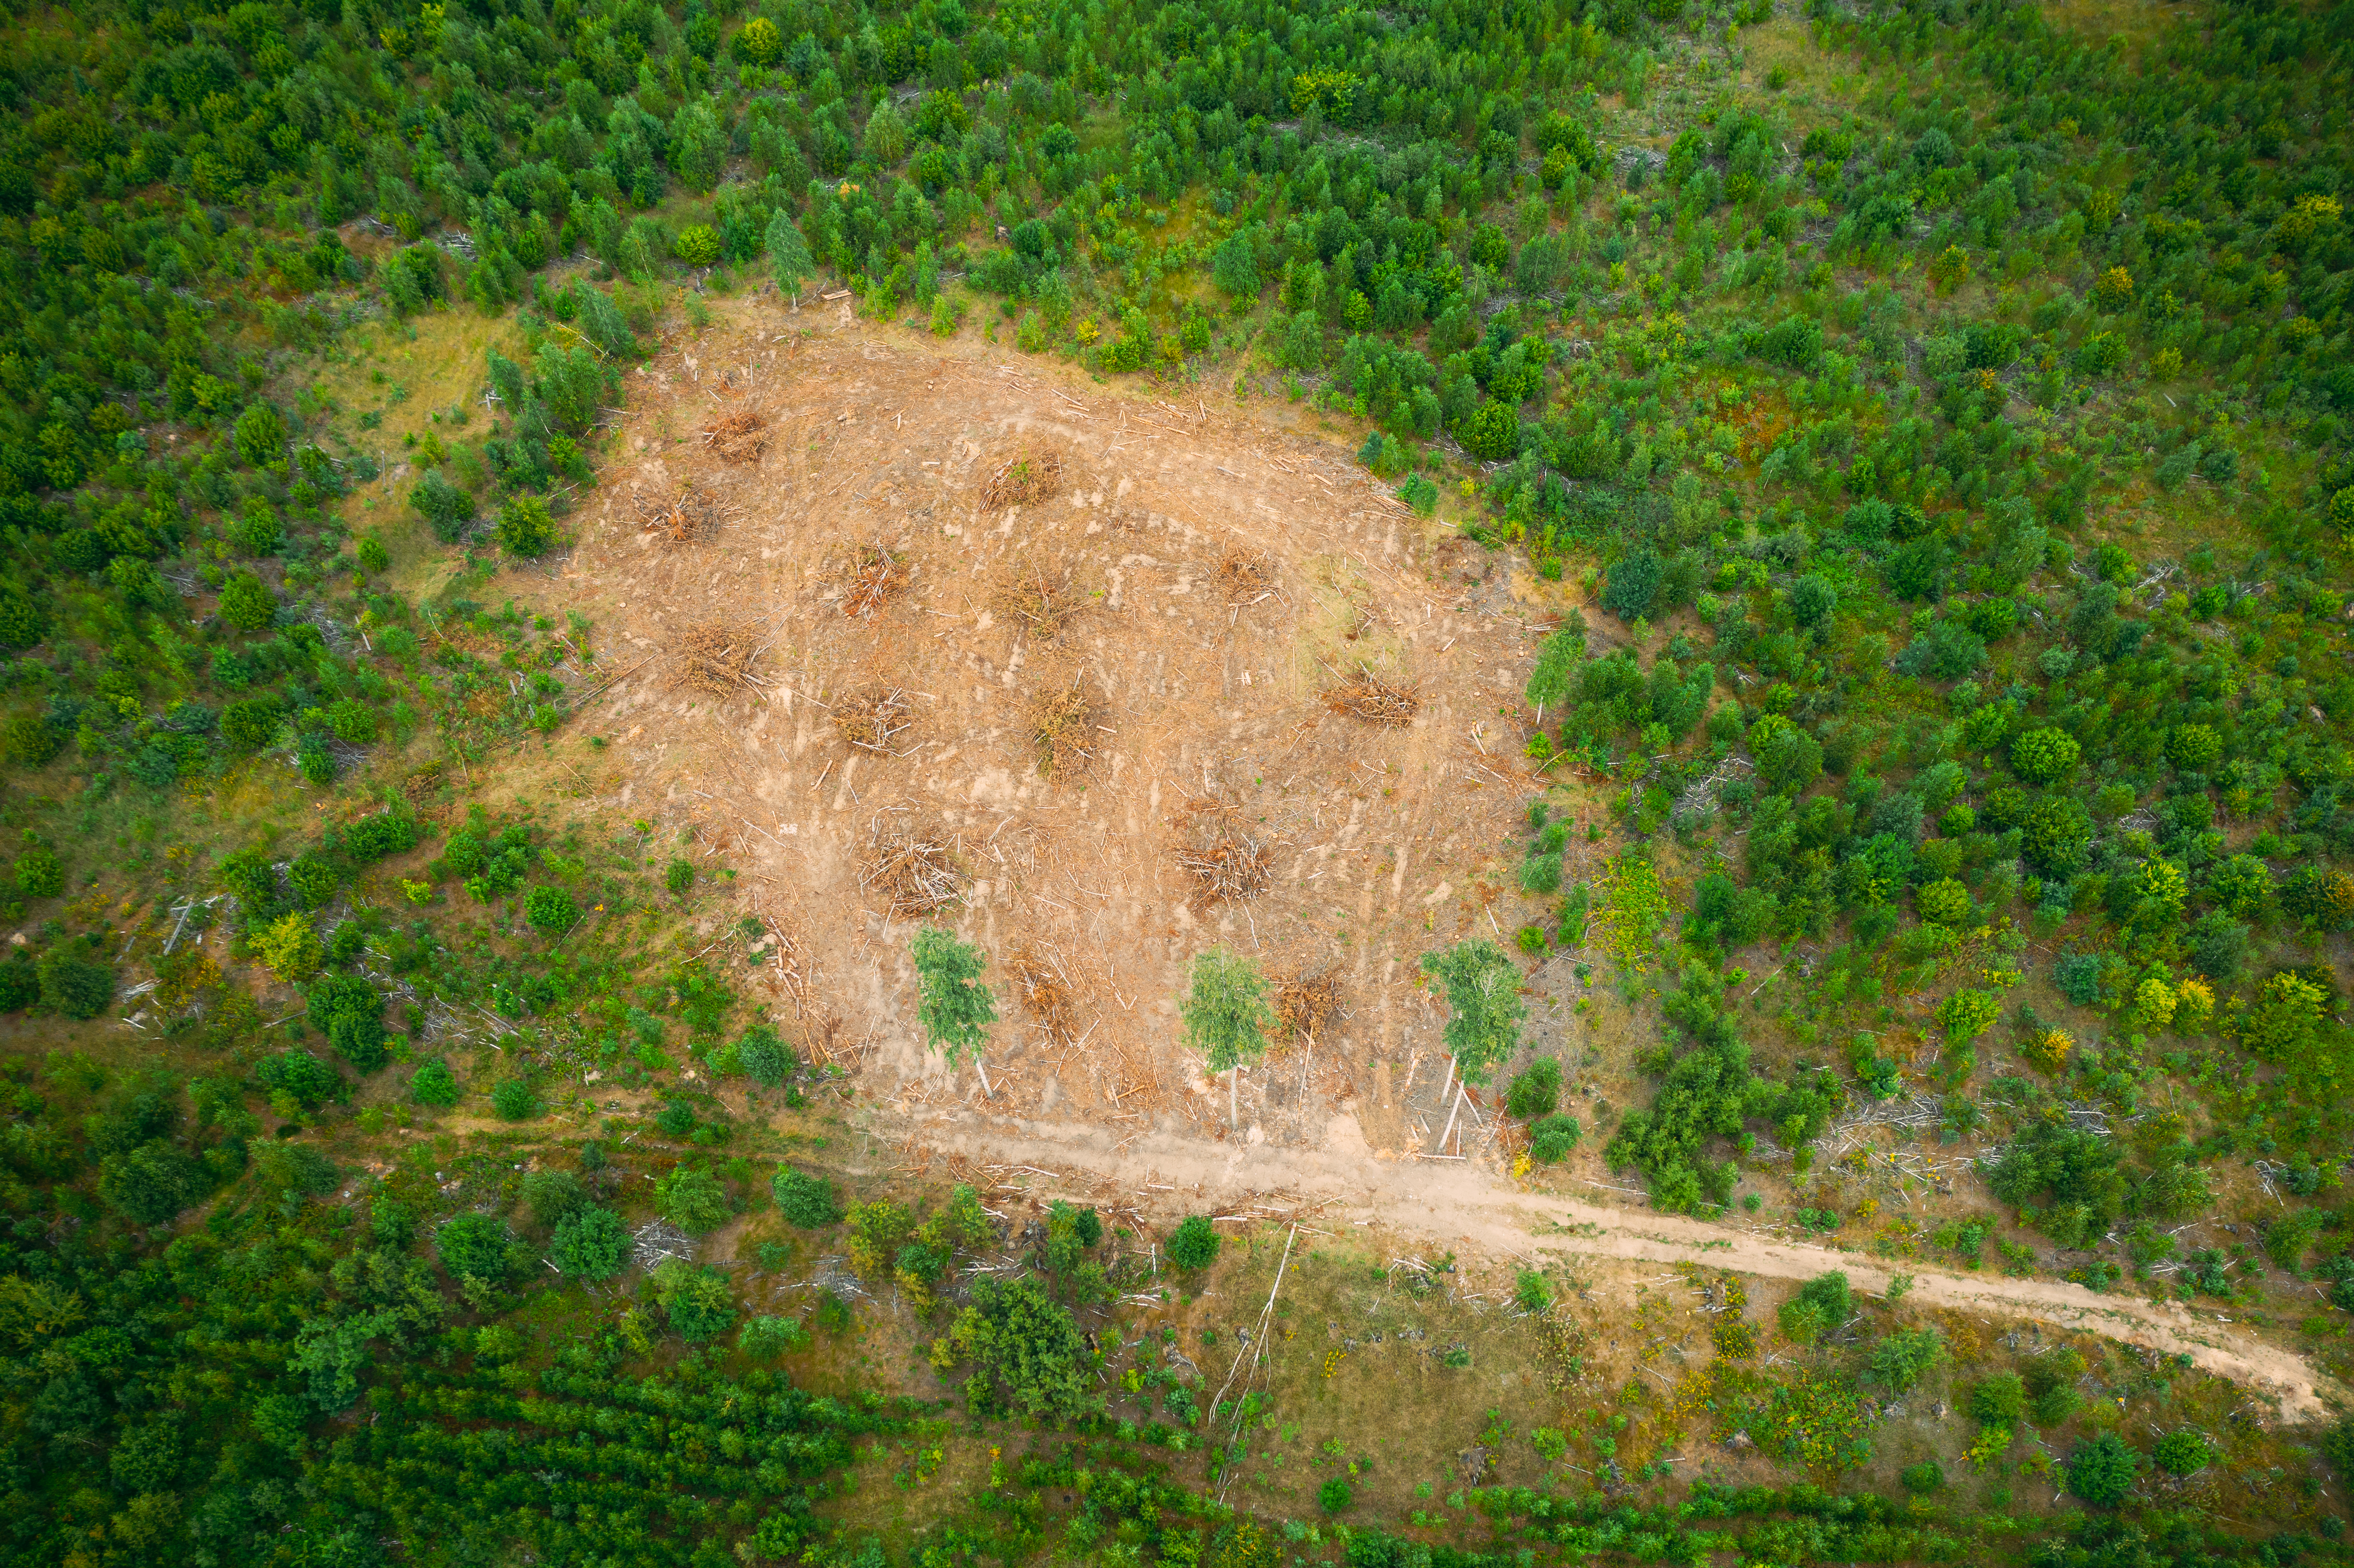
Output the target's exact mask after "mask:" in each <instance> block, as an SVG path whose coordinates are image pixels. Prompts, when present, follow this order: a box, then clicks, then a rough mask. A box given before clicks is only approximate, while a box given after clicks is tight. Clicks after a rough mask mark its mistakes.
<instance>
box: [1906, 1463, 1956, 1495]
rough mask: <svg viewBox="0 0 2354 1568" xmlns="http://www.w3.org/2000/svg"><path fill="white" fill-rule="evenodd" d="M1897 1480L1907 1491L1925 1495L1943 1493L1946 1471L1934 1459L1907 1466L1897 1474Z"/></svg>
mask: <svg viewBox="0 0 2354 1568" xmlns="http://www.w3.org/2000/svg"><path fill="white" fill-rule="evenodd" d="M1896 1478H1897V1479H1898V1480H1899V1481H1902V1482H1903V1484H1904V1489H1905V1490H1906V1491H1908V1492H1918V1493H1922V1494H1924V1495H1925V1494H1927V1493H1930V1492H1935V1491H1942V1490H1944V1489H1945V1486H1946V1472H1945V1469H1944V1467H1942V1466H1940V1465H1939V1464H1938V1463H1937V1462H1936V1461H1935V1460H1934V1459H1931V1460H1925V1461H1924V1462H1923V1463H1921V1464H1918V1465H1907V1466H1906V1467H1904V1468H1903V1470H1901V1471H1899V1472H1898V1473H1897V1477H1896Z"/></svg>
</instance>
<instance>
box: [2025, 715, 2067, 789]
mask: <svg viewBox="0 0 2354 1568" xmlns="http://www.w3.org/2000/svg"><path fill="white" fill-rule="evenodd" d="M2080 755H2081V753H2080V750H2079V748H2078V747H2077V745H2076V737H2075V736H2072V735H2070V734H2069V733H2068V732H2067V731H2066V730H2062V729H2050V728H2044V729H2030V730H2022V731H2020V734H2019V736H2017V737H2016V738H2015V739H2013V740H2012V741H2011V743H2010V770H2011V771H2012V772H2014V773H2016V774H2018V775H2019V776H2020V778H2021V779H2025V780H2026V781H2027V782H2028V783H2030V784H2035V785H2044V784H2057V783H2058V782H2060V780H2062V779H2065V778H2067V777H2068V776H2069V775H2070V774H2071V773H2073V772H2074V771H2076V760H2077V758H2078V757H2079V756H2080Z"/></svg>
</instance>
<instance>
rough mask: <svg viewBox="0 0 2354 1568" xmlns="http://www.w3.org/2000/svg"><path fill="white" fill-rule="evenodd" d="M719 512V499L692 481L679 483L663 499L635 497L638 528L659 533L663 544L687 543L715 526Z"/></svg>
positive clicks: (650, 532)
mask: <svg viewBox="0 0 2354 1568" xmlns="http://www.w3.org/2000/svg"><path fill="white" fill-rule="evenodd" d="M723 515H725V513H724V511H723V510H722V508H721V507H720V505H719V503H717V502H716V501H714V500H712V499H711V497H709V496H707V495H705V494H704V493H703V492H702V491H700V490H698V489H696V488H695V486H694V485H692V484H684V485H681V486H680V487H679V492H678V494H677V495H676V496H674V497H673V498H672V499H670V500H667V501H649V500H648V499H647V498H646V497H644V496H643V495H641V496H639V497H638V530H639V532H641V533H644V534H659V535H662V536H663V543H665V544H670V545H691V544H693V543H694V542H695V540H697V539H700V538H704V537H705V536H706V535H709V534H710V533H711V532H712V530H714V529H715V528H717V527H718V526H719V520H720V518H721V517H722V516H723Z"/></svg>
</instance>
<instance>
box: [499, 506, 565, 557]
mask: <svg viewBox="0 0 2354 1568" xmlns="http://www.w3.org/2000/svg"><path fill="white" fill-rule="evenodd" d="M555 543H556V519H555V518H554V517H553V516H551V515H550V514H549V513H548V510H547V503H546V502H545V501H542V500H541V499H540V498H539V497H538V496H536V495H518V496H516V497H515V498H514V500H512V501H510V502H508V503H506V504H505V505H504V506H502V507H500V508H499V545H500V547H501V548H503V549H504V550H505V551H506V553H507V554H508V555H510V556H523V557H525V559H526V560H528V559H530V558H532V557H534V556H543V555H546V553H547V549H548V546H551V545H554V544H555Z"/></svg>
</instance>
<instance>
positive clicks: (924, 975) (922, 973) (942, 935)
mask: <svg viewBox="0 0 2354 1568" xmlns="http://www.w3.org/2000/svg"><path fill="white" fill-rule="evenodd" d="M914 952H915V959H916V985H917V994H918V997H919V1001H917V1009H916V1016H917V1020H918V1021H919V1022H921V1023H922V1024H923V1026H924V1039H925V1042H926V1043H927V1044H929V1045H930V1046H931V1048H932V1049H933V1050H935V1051H938V1053H939V1054H941V1055H942V1056H943V1057H945V1058H946V1059H947V1061H948V1065H949V1068H950V1070H951V1071H953V1070H954V1069H955V1067H956V1065H957V1063H958V1062H959V1061H960V1060H961V1059H962V1057H963V1055H964V1054H965V1053H966V1052H968V1051H970V1052H971V1053H972V1070H973V1071H974V1072H976V1073H979V1074H980V1075H981V1093H982V1094H984V1095H986V1094H991V1093H993V1092H994V1091H992V1090H991V1088H990V1086H989V1070H988V1069H987V1068H985V1067H983V1066H982V1065H981V1045H982V1044H983V1043H984V1042H985V1041H986V1040H987V1039H988V1038H989V1026H990V1025H991V1024H992V1023H994V1022H997V993H996V992H995V991H991V990H990V989H989V987H988V986H987V985H985V984H983V983H982V981H981V970H983V969H987V968H988V967H989V955H987V954H986V953H984V952H982V951H981V948H978V947H977V946H975V945H974V944H972V943H970V942H960V941H958V940H957V939H956V938H955V937H954V936H952V935H951V934H949V932H947V931H944V930H942V929H940V927H938V926H926V927H923V928H922V929H920V930H918V931H917V933H916V941H915V948H914Z"/></svg>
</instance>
